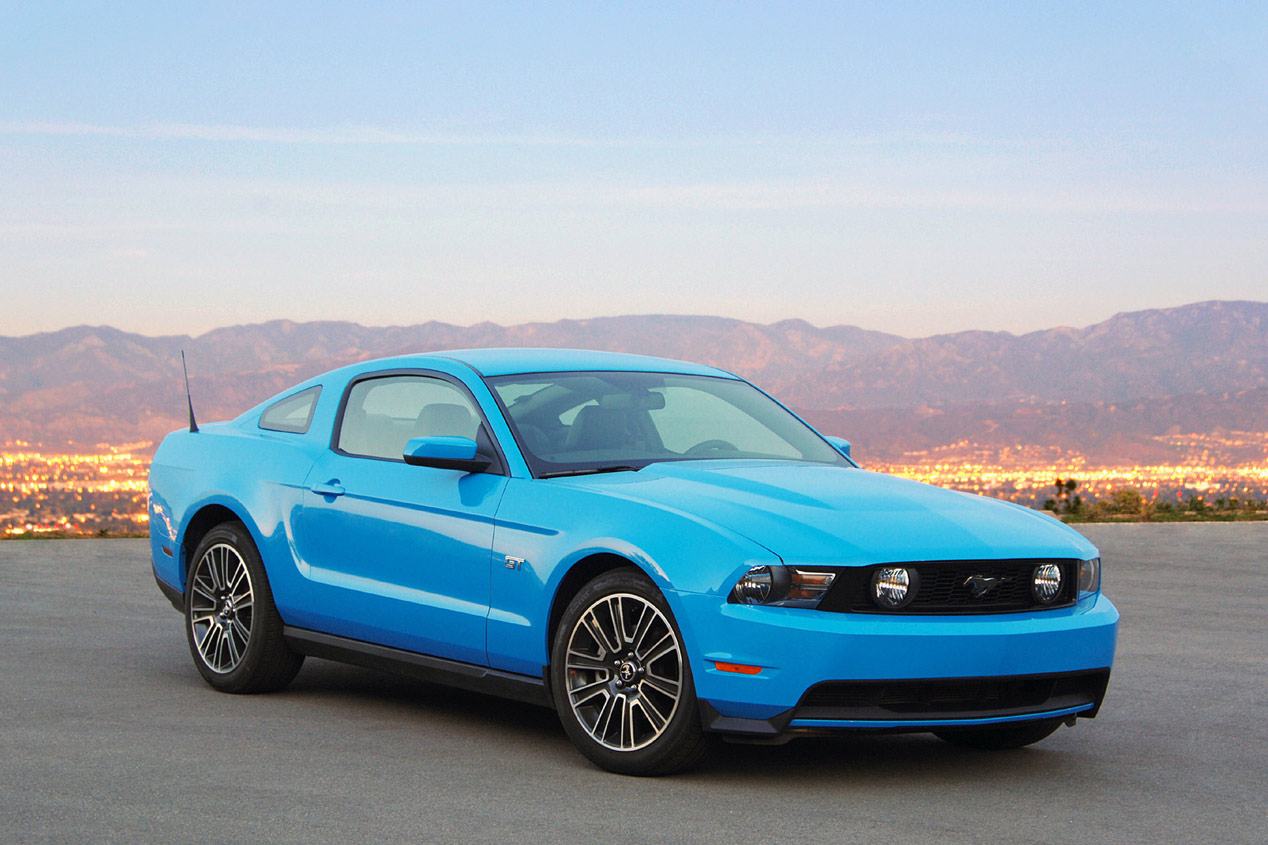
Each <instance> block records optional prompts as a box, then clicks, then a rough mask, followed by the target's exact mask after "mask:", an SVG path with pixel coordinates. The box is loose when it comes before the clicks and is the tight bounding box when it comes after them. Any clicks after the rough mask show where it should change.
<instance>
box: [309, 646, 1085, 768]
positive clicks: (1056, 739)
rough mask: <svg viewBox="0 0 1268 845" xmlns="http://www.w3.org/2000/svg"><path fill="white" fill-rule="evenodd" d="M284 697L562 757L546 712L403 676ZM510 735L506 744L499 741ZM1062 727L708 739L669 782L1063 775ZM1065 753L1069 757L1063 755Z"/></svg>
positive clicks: (352, 671)
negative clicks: (962, 744) (1000, 744)
mask: <svg viewBox="0 0 1268 845" xmlns="http://www.w3.org/2000/svg"><path fill="white" fill-rule="evenodd" d="M285 694H286V695H295V696H302V697H304V698H306V699H310V700H313V701H315V702H316V701H321V702H323V703H330V704H338V703H342V704H343V705H344V706H347V705H349V704H355V706H356V707H357V708H358V709H361V708H365V709H369V710H374V709H376V708H378V709H383V710H385V711H388V710H392V709H394V708H403V709H405V710H407V711H408V712H409V713H411V714H414V715H415V716H417V718H419V720H420V725H421V724H424V722H425V720H426V719H429V718H436V719H440V720H443V721H444V722H447V723H449V724H451V725H456V726H458V727H460V728H461V729H462V730H464V731H471V732H473V734H476V735H480V734H483V735H488V734H492V735H494V736H495V737H496V739H497V741H498V742H506V741H508V740H513V741H514V742H515V743H516V744H523V743H528V744H537V743H540V744H541V745H542V746H543V748H544V749H545V748H547V747H550V748H558V749H570V748H571V743H570V742H569V740H568V738H567V736H566V734H565V733H564V730H563V728H562V726H561V725H560V724H559V719H558V717H557V716H556V715H555V713H554V711H552V710H548V709H546V708H544V707H538V706H534V705H529V704H524V703H521V702H517V701H512V700H509V699H504V698H498V697H496V696H491V695H485V694H482V693H476V692H469V691H466V690H461V689H456V688H454V687H448V686H443V685H440V684H432V683H428V682H426V681H422V680H418V679H415V678H410V677H406V676H403V675H394V674H390V673H385V672H379V671H376V670H373V669H363V668H360V667H356V666H350V665H346V664H342V663H335V662H330V661H325V660H316V659H310V660H309V661H308V662H307V663H306V664H305V666H304V669H303V670H302V671H301V672H300V674H299V676H298V677H296V679H295V681H294V682H292V684H291V686H290V687H289V688H288V690H287V692H286V693H285ZM508 732H509V733H511V734H513V735H514V736H513V737H508V736H507V733H508ZM1065 733H1066V729H1062V730H1061V731H1059V732H1058V733H1057V734H1056V735H1054V736H1053V737H1052V738H1050V739H1048V740H1046V741H1045V742H1043V743H1040V744H1038V745H1036V746H1033V747H1030V748H1024V749H1017V750H1012V751H996V752H991V751H975V750H971V749H964V748H959V747H956V746H953V745H949V744H947V743H945V742H942V741H941V740H939V739H937V738H936V737H934V736H932V735H931V734H871V735H856V736H840V737H815V738H800V739H794V740H792V741H790V742H788V743H786V744H784V745H750V744H743V743H729V742H724V741H721V740H716V741H715V742H714V743H713V747H712V748H711V749H710V752H709V754H708V755H707V756H706V757H705V758H704V760H703V761H702V762H701V763H700V764H699V765H697V766H696V767H694V768H693V769H691V770H689V771H687V772H683V773H682V774H680V775H678V777H683V778H689V779H691V780H697V781H702V782H714V783H717V784H719V785H725V784H732V785H748V786H753V785H757V784H760V783H761V782H764V781H770V782H772V783H774V782H779V783H781V784H784V785H787V784H789V783H795V782H797V781H806V782H808V783H810V782H822V781H824V780H829V779H830V780H832V781H833V782H834V783H837V784H839V785H840V784H847V783H864V782H865V783H868V784H873V785H874V784H876V783H878V782H884V781H886V780H888V779H890V778H893V779H894V780H895V781H900V782H907V783H910V782H911V781H912V779H913V778H916V779H921V778H929V779H932V780H933V781H937V782H942V783H944V784H945V783H953V782H964V783H972V782H981V781H982V779H984V778H985V779H997V778H1009V777H1012V778H1018V779H1020V780H1022V781H1026V780H1030V779H1032V778H1044V777H1053V776H1059V775H1060V774H1061V773H1063V772H1065V771H1067V770H1068V771H1069V772H1070V773H1071V774H1073V773H1076V772H1077V771H1079V769H1080V767H1085V766H1086V765H1087V762H1088V761H1087V759H1086V756H1085V755H1084V754H1082V753H1080V752H1079V749H1078V748H1077V745H1078V743H1077V739H1071V740H1070V741H1065V740H1063V736H1064V734H1065ZM1071 752H1073V753H1071ZM557 764H558V765H561V766H565V767H576V768H578V769H582V770H585V769H590V770H593V771H595V772H596V773H598V774H603V773H601V772H599V770H598V769H597V768H596V767H594V766H592V765H591V764H590V763H589V762H588V761H586V760H585V759H584V758H582V757H581V755H579V754H563V755H561V756H560V757H559V758H558V760H557Z"/></svg>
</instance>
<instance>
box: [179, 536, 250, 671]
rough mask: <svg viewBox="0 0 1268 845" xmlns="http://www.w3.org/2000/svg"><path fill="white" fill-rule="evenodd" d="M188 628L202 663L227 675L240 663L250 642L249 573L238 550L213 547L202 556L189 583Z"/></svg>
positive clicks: (220, 544)
mask: <svg viewBox="0 0 1268 845" xmlns="http://www.w3.org/2000/svg"><path fill="white" fill-rule="evenodd" d="M189 588H190V591H191V597H190V604H189V625H190V629H191V630H192V631H193V635H194V644H195V646H196V647H197V649H198V654H199V656H200V657H201V658H202V660H203V663H205V664H206V665H207V668H209V669H211V670H212V671H213V672H217V673H220V674H227V673H229V672H232V671H233V670H234V669H236V668H237V667H238V664H240V663H241V662H242V658H243V656H244V655H245V654H246V650H247V644H248V643H249V642H250V641H251V622H252V617H253V615H254V595H253V593H252V590H251V573H250V572H248V571H247V564H246V561H245V560H243V559H242V555H241V554H239V553H238V550H237V549H235V548H234V547H233V546H230V545H228V544H227V543H217V544H216V545H214V546H212V547H211V548H209V549H207V551H206V552H204V553H203V556H202V557H201V558H199V559H198V564H197V565H196V566H195V567H194V574H193V577H192V578H191V579H190V587H189Z"/></svg>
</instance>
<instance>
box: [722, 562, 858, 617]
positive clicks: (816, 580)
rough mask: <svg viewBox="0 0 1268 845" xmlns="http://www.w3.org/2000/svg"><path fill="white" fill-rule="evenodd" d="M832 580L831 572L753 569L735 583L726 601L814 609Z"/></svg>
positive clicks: (791, 568)
mask: <svg viewBox="0 0 1268 845" xmlns="http://www.w3.org/2000/svg"><path fill="white" fill-rule="evenodd" d="M836 577H837V575H836V573H835V572H822V571H818V570H809V569H797V568H796V567H792V566H754V567H753V568H752V569H750V570H749V571H748V572H745V573H744V577H742V578H741V579H740V580H739V582H738V583H736V585H735V589H733V590H731V596H730V599H729V601H731V602H732V603H734V604H764V605H773V606H776V607H816V606H818V604H819V602H820V601H822V600H823V597H824V595H826V594H827V592H828V589H829V588H830V587H831V586H832V582H833V581H835V580H836Z"/></svg>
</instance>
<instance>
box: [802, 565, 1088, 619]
mask: <svg viewBox="0 0 1268 845" xmlns="http://www.w3.org/2000/svg"><path fill="white" fill-rule="evenodd" d="M1048 563H1055V564H1056V565H1057V566H1058V567H1060V569H1061V590H1060V592H1058V593H1057V597H1056V598H1055V599H1054V600H1053V601H1052V602H1050V603H1049V604H1040V603H1039V602H1038V601H1036V600H1035V598H1034V596H1033V595H1032V594H1031V591H1030V585H1031V580H1032V579H1033V577H1034V573H1035V567H1038V566H1043V565H1044V564H1048ZM885 566H903V567H905V568H907V569H908V570H913V571H915V572H916V575H917V585H916V587H915V590H916V592H915V596H914V597H913V598H912V600H911V602H910V603H909V604H907V605H906V606H905V607H902V608H899V609H897V610H891V609H887V608H881V607H878V606H877V605H876V603H875V602H874V601H873V600H872V595H871V584H872V574H873V573H874V572H876V570H878V569H881V568H884V567H885ZM1077 567H1078V561H1073V560H1002V561H1001V560H994V561H959V560H956V561H934V562H921V563H890V564H884V565H882V566H866V567H850V568H847V569H843V570H840V571H839V572H838V574H837V578H836V580H835V581H834V582H833V583H832V587H831V588H830V589H829V590H828V593H827V595H825V596H824V597H823V601H822V602H820V603H819V609H820V610H829V611H836V612H838V613H1005V612H1014V611H1020V610H1037V609H1046V608H1052V607H1066V606H1069V605H1070V604H1072V603H1073V602H1074V600H1075V598H1076V593H1075V591H1076V590H1077V585H1076V584H1075V580H1076V577H1077V575H1078V568H1077ZM979 575H980V576H982V577H983V578H987V579H997V580H995V581H994V586H992V588H991V589H990V590H989V591H987V592H986V593H985V594H983V595H975V593H974V590H973V589H972V586H971V583H970V582H971V579H972V578H973V577H974V576H979Z"/></svg>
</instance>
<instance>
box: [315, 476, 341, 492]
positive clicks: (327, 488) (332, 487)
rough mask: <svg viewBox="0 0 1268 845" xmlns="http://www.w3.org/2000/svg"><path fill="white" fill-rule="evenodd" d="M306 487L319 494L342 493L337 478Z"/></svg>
mask: <svg viewBox="0 0 1268 845" xmlns="http://www.w3.org/2000/svg"><path fill="white" fill-rule="evenodd" d="M308 489H310V490H312V491H313V492H314V493H317V494H318V495H321V496H342V495H343V493H344V490H343V487H342V486H340V484H339V479H337V478H332V479H331V480H330V481H327V482H326V483H324V484H314V485H313V486H312V487H310V488H308Z"/></svg>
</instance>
